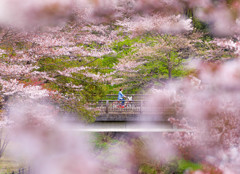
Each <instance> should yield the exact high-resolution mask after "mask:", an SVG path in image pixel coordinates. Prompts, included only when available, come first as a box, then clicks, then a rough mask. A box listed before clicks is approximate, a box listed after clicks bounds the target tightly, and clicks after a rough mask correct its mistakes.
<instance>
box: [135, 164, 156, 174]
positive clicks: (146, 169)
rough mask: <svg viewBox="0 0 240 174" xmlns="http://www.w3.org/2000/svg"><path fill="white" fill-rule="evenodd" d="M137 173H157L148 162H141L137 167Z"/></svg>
mask: <svg viewBox="0 0 240 174" xmlns="http://www.w3.org/2000/svg"><path fill="white" fill-rule="evenodd" d="M138 173H139V174H157V173H158V172H157V170H156V168H155V167H153V166H151V165H149V164H143V165H141V166H140V167H139V171H138Z"/></svg>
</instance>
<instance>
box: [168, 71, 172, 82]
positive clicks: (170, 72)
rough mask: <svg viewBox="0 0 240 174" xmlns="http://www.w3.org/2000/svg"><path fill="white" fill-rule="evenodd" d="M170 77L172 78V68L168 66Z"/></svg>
mask: <svg viewBox="0 0 240 174" xmlns="http://www.w3.org/2000/svg"><path fill="white" fill-rule="evenodd" d="M168 79H169V80H171V79H172V68H168Z"/></svg>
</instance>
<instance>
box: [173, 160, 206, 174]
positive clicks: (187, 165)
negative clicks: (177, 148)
mask: <svg viewBox="0 0 240 174" xmlns="http://www.w3.org/2000/svg"><path fill="white" fill-rule="evenodd" d="M178 166H179V169H180V170H181V171H186V170H190V171H195V170H199V169H202V165H201V164H198V163H193V162H191V161H186V160H183V159H182V160H179V161H178Z"/></svg>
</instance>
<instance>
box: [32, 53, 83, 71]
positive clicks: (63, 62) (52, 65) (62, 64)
mask: <svg viewBox="0 0 240 174" xmlns="http://www.w3.org/2000/svg"><path fill="white" fill-rule="evenodd" d="M38 66H39V68H38V69H37V70H38V71H40V72H54V71H56V70H64V69H66V68H71V67H78V66H81V63H80V62H79V61H77V60H70V58H69V57H67V56H63V57H59V58H51V57H43V58H41V59H40V60H39V61H38Z"/></svg>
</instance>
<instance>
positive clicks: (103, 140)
mask: <svg viewBox="0 0 240 174" xmlns="http://www.w3.org/2000/svg"><path fill="white" fill-rule="evenodd" d="M117 142H119V141H118V140H116V139H113V138H112V137H111V134H109V133H95V134H94V139H93V144H94V145H95V148H96V149H97V150H104V149H107V148H108V147H109V146H110V145H113V144H116V143H117Z"/></svg>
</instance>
